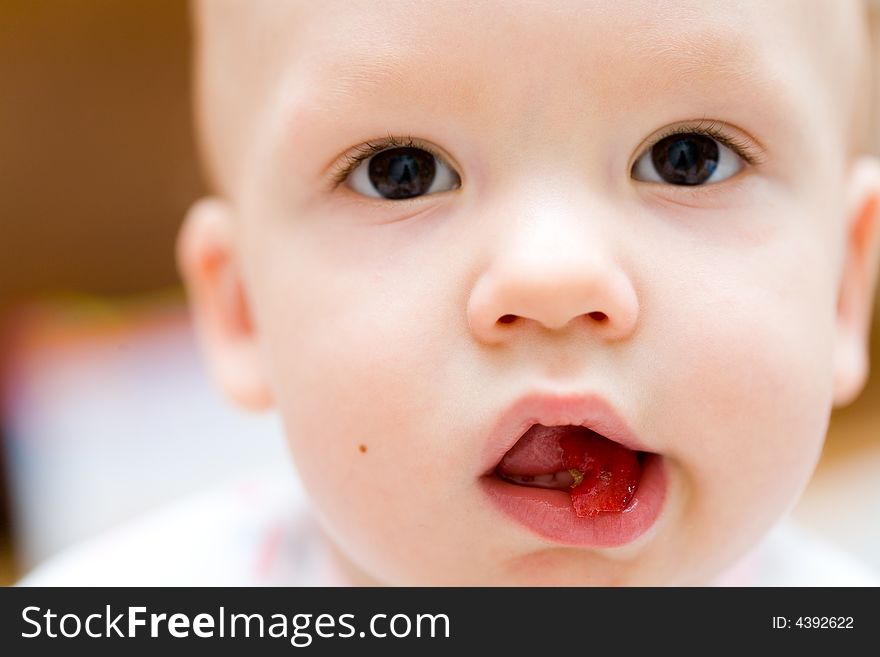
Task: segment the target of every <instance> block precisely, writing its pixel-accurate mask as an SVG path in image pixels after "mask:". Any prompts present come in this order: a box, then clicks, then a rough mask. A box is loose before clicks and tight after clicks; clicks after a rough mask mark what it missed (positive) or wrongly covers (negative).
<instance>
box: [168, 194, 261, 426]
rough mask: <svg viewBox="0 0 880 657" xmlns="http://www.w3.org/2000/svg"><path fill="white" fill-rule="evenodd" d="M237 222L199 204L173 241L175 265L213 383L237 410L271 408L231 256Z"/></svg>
mask: <svg viewBox="0 0 880 657" xmlns="http://www.w3.org/2000/svg"><path fill="white" fill-rule="evenodd" d="M234 220H235V217H234V215H233V211H232V207H231V206H230V204H229V203H227V202H225V201H223V200H221V199H219V198H204V199H201V200H199V201H197V202H196V203H195V204H194V205H193V206H192V207H191V208H190V210H189V212H188V213H187V216H186V219H185V220H184V222H183V225H182V226H181V229H180V233H179V234H178V237H177V265H178V269H179V271H180V273H181V276H182V277H183V281H184V284H185V286H186V290H187V295H188V297H189V302H190V308H191V312H192V315H193V320H194V322H195V328H196V331H197V334H198V337H199V340H200V342H201V344H202V350H203V352H204V354H205V356H206V358H207V361H208V363H209V366H210V368H211V370H212V373H213V376H214V379H215V381H216V382H217V383H218V384H219V385H220V387H221V388H222V389H223V391H224V392H225V393H226V395H227V396H228V397H230V398H231V399H232V400H233V401H234V402H236V403H237V404H238V405H240V406H242V407H244V408H247V409H251V410H262V409H266V408H269V407H271V406H272V395H271V392H270V389H269V386H268V383H267V381H266V379H265V377H264V375H263V370H262V364H261V359H260V350H259V344H258V333H257V331H256V329H255V326H254V322H253V319H252V316H251V311H250V306H249V302H248V298H247V294H246V291H245V287H244V285H243V281H242V276H241V269H240V265H239V262H238V260H237V257H236V251H235V244H236V243H235V239H234V238H235V233H234V228H235V221H234Z"/></svg>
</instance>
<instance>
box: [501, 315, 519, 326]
mask: <svg viewBox="0 0 880 657" xmlns="http://www.w3.org/2000/svg"><path fill="white" fill-rule="evenodd" d="M498 321H499V322H500V323H501V324H512V323H513V322H515V321H516V315H504V316H502V317H500V318H499V319H498Z"/></svg>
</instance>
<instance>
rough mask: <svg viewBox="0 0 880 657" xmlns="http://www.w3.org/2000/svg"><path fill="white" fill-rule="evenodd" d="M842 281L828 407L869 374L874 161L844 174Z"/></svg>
mask: <svg viewBox="0 0 880 657" xmlns="http://www.w3.org/2000/svg"><path fill="white" fill-rule="evenodd" d="M847 197H848V198H847V206H846V212H847V215H846V221H847V231H846V237H845V239H846V242H845V253H844V264H843V275H842V277H841V282H840V290H839V295H838V302H837V335H836V341H835V362H834V368H835V372H834V405H835V406H845V405H847V404H849V403H850V402H852V401H853V400H854V399H855V398H856V397H857V396H858V395H859V393H860V392H861V391H862V388H863V387H864V385H865V381H866V380H867V378H868V370H869V354H868V343H869V337H870V336H869V332H870V329H871V317H872V315H873V308H874V296H875V291H876V284H877V265H878V251H880V160H878V159H877V158H876V157H872V156H864V157H861V158H859V160H857V161H856V163H855V164H854V165H853V168H852V173H851V174H850V182H849V192H848V195H847Z"/></svg>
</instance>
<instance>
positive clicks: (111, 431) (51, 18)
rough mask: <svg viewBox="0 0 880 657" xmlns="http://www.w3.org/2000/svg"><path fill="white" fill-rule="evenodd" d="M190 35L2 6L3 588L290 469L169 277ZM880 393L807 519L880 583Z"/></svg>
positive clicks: (183, 164)
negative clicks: (149, 516)
mask: <svg viewBox="0 0 880 657" xmlns="http://www.w3.org/2000/svg"><path fill="white" fill-rule="evenodd" d="M188 38H189V33H188V25H187V5H186V3H185V2H183V1H182V0H125V2H120V1H119V0H65V1H63V2H61V1H49V0H3V1H2V2H0V85H2V87H0V88H2V94H0V248H2V257H0V466H2V467H0V584H9V583H11V582H13V581H15V579H16V578H17V577H18V576H20V575H21V574H23V573H24V572H25V571H26V570H27V569H29V568H30V567H32V566H33V565H35V564H37V563H39V562H40V561H41V560H43V559H45V558H46V557H48V556H51V555H52V554H55V553H56V552H58V551H59V550H62V549H63V548H64V547H66V546H68V545H71V544H72V543H74V542H76V541H78V540H80V539H83V538H87V537H90V536H94V535H96V534H99V533H100V532H102V531H104V530H106V529H108V528H110V527H113V526H114V525H117V524H118V523H120V522H122V521H124V520H126V519H129V518H132V517H135V516H137V515H138V514H142V513H144V512H146V511H149V510H151V509H155V508H158V507H159V506H161V505H163V504H166V503H167V502H169V501H170V500H172V499H174V498H176V497H179V496H181V495H185V494H187V493H190V492H193V491H196V490H199V489H201V488H204V487H206V486H209V485H211V484H213V483H217V482H220V481H221V480H223V479H224V478H227V477H229V476H231V475H233V474H235V473H239V472H241V471H243V470H246V469H248V468H256V467H258V466H260V465H261V464H264V463H267V462H271V461H275V460H278V459H286V458H287V455H286V453H285V452H284V447H283V441H282V439H281V433H280V429H279V427H278V423H277V420H276V418H274V417H272V416H250V415H243V414H240V413H238V412H236V411H234V410H233V409H231V408H229V407H228V406H226V404H225V403H224V402H223V401H222V400H221V399H220V398H219V396H218V394H217V392H216V391H215V390H214V388H213V387H212V386H211V385H210V383H209V382H208V381H207V379H206V377H205V374H204V372H203V370H202V367H201V365H200V362H199V356H198V353H197V351H196V347H195V344H194V341H193V335H192V332H191V330H190V326H189V320H188V317H187V313H186V308H185V304H184V298H183V294H182V291H181V289H180V284H179V280H178V276H177V273H176V270H175V266H174V259H173V253H174V239H175V234H176V231H177V228H178V226H179V223H180V221H181V219H182V217H183V215H184V212H185V211H186V209H187V207H188V206H189V204H190V203H191V202H192V201H193V200H194V199H196V198H197V197H198V196H199V195H201V194H202V193H203V191H204V189H203V183H202V180H201V178H200V174H199V170H198V166H197V162H196V154H195V147H194V141H193V135H192V131H191V117H190V109H191V108H190V95H189V73H190V71H189V60H188V58H189V44H188ZM877 324H878V323H877V322H876V321H875V326H874V331H873V337H872V345H873V353H874V354H877V353H880V352H878V348H880V328H878V325H877ZM876 362H877V359H876V358H875V367H877V365H876ZM878 378H880V376H878V375H876V374H875V376H874V377H872V379H871V381H870V383H869V386H868V389H867V390H866V391H865V393H864V394H863V395H862V397H861V398H860V400H859V401H858V402H857V403H856V404H855V405H854V406H852V407H850V408H848V409H846V410H845V411H842V412H839V413H836V414H835V415H834V417H833V419H832V427H831V431H830V435H829V439H828V442H827V445H826V449H825V453H824V455H823V460H822V463H821V465H820V467H819V470H818V472H817V474H816V477H815V478H814V480H813V482H812V484H811V485H810V488H809V489H808V491H807V493H806V495H805V496H804V498H803V500H802V501H801V503H800V504H799V506H798V507H797V508H796V509H795V512H794V513H795V515H796V517H797V518H798V519H799V520H800V521H802V523H803V524H805V525H808V526H809V527H810V528H812V529H814V530H816V531H817V532H819V533H822V534H824V535H825V536H826V537H828V538H829V539H830V540H832V541H834V542H836V543H838V544H841V545H843V546H844V547H846V548H848V549H849V550H851V551H852V552H854V553H856V554H857V555H859V556H860V557H862V559H864V560H866V561H868V562H870V563H872V564H873V565H874V566H875V568H877V569H880V511H878V510H877V509H878V502H880V440H878V438H880V383H878Z"/></svg>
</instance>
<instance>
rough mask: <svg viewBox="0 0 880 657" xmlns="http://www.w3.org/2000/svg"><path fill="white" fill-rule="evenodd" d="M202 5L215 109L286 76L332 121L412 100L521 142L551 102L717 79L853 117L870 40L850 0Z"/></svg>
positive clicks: (635, 96)
mask: <svg viewBox="0 0 880 657" xmlns="http://www.w3.org/2000/svg"><path fill="white" fill-rule="evenodd" d="M199 14H200V21H199V24H200V28H201V29H200V33H201V34H200V35H201V37H202V38H201V39H200V41H201V44H202V47H201V51H202V53H201V54H202V62H203V65H202V67H201V68H202V71H203V74H204V73H207V74H206V75H204V77H206V78H207V80H208V81H207V83H206V82H205V81H203V84H202V86H203V91H204V92H205V94H208V95H210V93H211V91H212V88H214V87H222V86H223V85H224V84H225V85H226V86H227V87H229V86H230V80H231V81H232V84H233V85H234V86H235V89H236V97H235V98H233V97H232V94H231V93H230V92H228V91H227V93H226V97H225V98H224V99H220V102H219V103H217V104H220V105H223V104H224V103H225V104H229V105H233V106H237V107H238V112H234V114H235V117H231V116H230V115H231V114H233V112H230V111H227V119H231V118H237V119H242V118H244V119H246V118H247V117H248V116H250V118H251V120H256V118H255V117H254V114H255V113H258V112H259V108H260V107H263V108H265V107H266V106H267V105H268V104H271V103H270V100H271V99H277V98H279V97H280V95H279V94H278V93H277V89H278V87H279V86H284V87H285V88H286V90H287V94H288V96H287V98H288V102H289V103H290V104H291V105H295V106H297V108H298V109H297V110H296V111H298V112H300V113H301V114H302V115H308V114H309V112H310V111H311V114H315V115H317V114H320V115H321V116H322V117H323V119H324V121H325V122H330V121H334V120H335V121H339V120H341V119H343V118H345V117H346V116H347V115H348V114H350V113H351V112H352V111H353V110H356V109H357V108H361V109H362V110H369V111H375V112H383V116H387V118H388V120H389V121H393V120H395V118H396V115H395V112H397V113H402V112H404V109H403V108H402V107H401V105H400V103H399V99H401V98H404V99H405V100H406V101H407V103H406V106H407V108H410V109H411V108H413V107H420V108H422V109H425V108H428V109H430V107H431V106H432V105H433V106H437V105H438V102H442V105H443V110H444V112H446V113H447V114H448V113H455V114H457V115H458V116H461V117H470V118H471V119H473V120H479V121H481V122H482V123H483V124H484V125H485V124H486V123H487V121H488V122H490V123H491V124H495V125H496V127H497V128H498V129H499V130H501V129H504V130H514V131H516V132H517V133H518V134H520V135H521V136H522V137H523V138H526V137H527V136H528V132H529V126H532V125H537V124H538V123H539V122H536V121H535V118H536V117H537V116H538V115H539V114H542V113H545V112H546V108H556V109H559V108H568V109H567V110H565V111H562V113H559V114H557V115H556V116H554V117H553V120H556V121H570V120H575V119H577V118H578V116H582V115H583V113H584V112H587V113H603V112H604V113H605V115H607V116H617V117H621V116H624V115H625V113H621V111H622V109H623V108H626V109H630V110H635V109H636V108H639V107H642V108H643V109H645V110H648V111H650V109H651V107H650V104H648V105H646V104H645V103H646V100H650V99H651V98H652V96H656V95H659V94H661V93H665V94H666V95H667V96H669V95H670V92H674V93H675V94H677V95H678V97H679V98H680V100H681V102H682V104H685V103H686V102H687V101H688V100H689V98H688V96H689V94H696V93H701V94H703V96H705V95H706V91H707V90H708V89H711V90H715V89H723V90H725V91H726V92H727V93H728V95H730V94H738V95H740V96H743V95H744V96H747V97H749V98H752V99H753V100H754V106H755V109H756V111H762V112H763V111H767V112H769V113H770V114H773V113H775V115H776V116H777V117H778V121H779V122H780V124H781V123H783V122H784V121H785V120H786V116H789V117H790V116H795V115H799V114H802V113H803V112H804V111H811V112H813V114H814V116H815V117H821V119H825V120H829V121H836V122H837V123H839V124H840V125H844V124H846V123H849V122H850V118H851V117H850V116H849V115H848V114H847V113H848V112H849V111H851V108H852V107H854V106H855V104H856V103H855V96H856V95H857V93H858V91H857V90H858V87H859V85H858V80H859V67H858V66H855V65H854V62H856V61H858V56H859V53H860V52H861V49H862V48H863V47H864V44H863V43H862V41H863V38H864V36H863V34H862V32H863V26H862V25H861V22H862V20H863V18H862V15H861V12H860V5H859V4H858V2H856V1H855V0H853V1H851V2H847V1H846V0H844V1H842V2H832V1H831V0H775V1H774V2H766V1H765V0H753V1H751V0H750V1H741V2H733V1H731V2H725V3H712V5H711V6H709V5H707V3H705V2H698V1H689V0H685V1H680V2H660V1H644V0H642V1H635V0H623V1H620V0H618V1H615V2H583V1H582V0H570V1H569V0H556V1H554V2H552V3H549V2H544V1H541V0H505V1H503V2H472V1H457V0H447V1H444V2H420V1H406V0H383V2H373V1H371V0H366V1H355V0H325V1H324V2H321V3H316V2H290V1H276V0H250V1H248V2H241V1H239V2H235V1H226V0H220V1H218V0H208V1H207V2H204V4H203V5H201V6H200V8H199ZM211 80H214V81H215V82H216V83H215V84H212V83H211ZM221 95H222V93H221ZM244 98H247V99H249V100H248V102H247V104H248V105H249V108H246V107H244V105H243V103H244V102H245V101H244V100H243V99H244ZM202 104H203V107H209V106H210V105H211V104H212V103H211V102H210V101H205V100H204V99H203V103H202ZM513 109H515V110H516V112H515V114H516V116H517V117H518V120H515V119H514V117H513V116H512V114H513V112H512V111H511V110H513ZM502 117H510V118H511V121H510V122H508V123H504V122H503V121H501V120H500V119H501V118H502ZM438 118H439V117H438ZM685 118H691V117H685ZM621 120H622V119H621ZM243 130H244V131H246V129H243ZM227 132H229V131H228V130H227ZM234 132H242V130H238V131H234ZM371 136H374V135H371Z"/></svg>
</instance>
